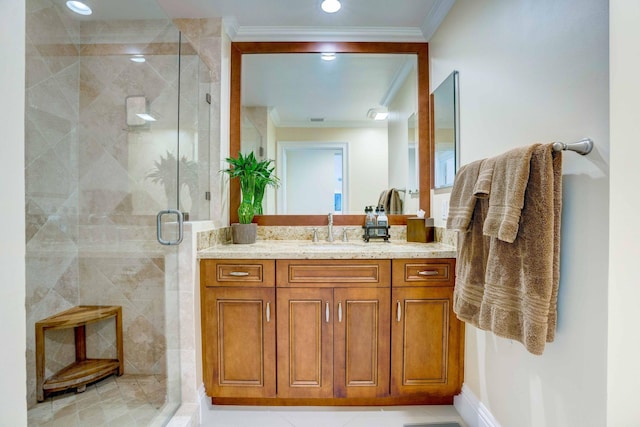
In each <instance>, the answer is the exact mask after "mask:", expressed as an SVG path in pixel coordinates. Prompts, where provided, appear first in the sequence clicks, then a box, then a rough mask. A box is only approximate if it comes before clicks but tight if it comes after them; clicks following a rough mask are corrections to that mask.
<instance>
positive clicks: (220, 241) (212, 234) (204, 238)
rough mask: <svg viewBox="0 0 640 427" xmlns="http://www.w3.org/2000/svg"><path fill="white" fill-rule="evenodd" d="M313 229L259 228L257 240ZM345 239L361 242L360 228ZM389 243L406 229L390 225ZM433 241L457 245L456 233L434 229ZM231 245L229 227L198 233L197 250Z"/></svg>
mask: <svg viewBox="0 0 640 427" xmlns="http://www.w3.org/2000/svg"><path fill="white" fill-rule="evenodd" d="M313 228H314V227H311V226H290V227H288V226H259V227H258V240H309V241H311V238H312V236H313ZM343 228H344V227H343V226H334V228H333V231H334V240H335V241H336V242H340V241H342V230H343ZM347 228H348V230H347V237H348V239H349V241H351V242H354V241H358V242H359V241H362V227H357V226H347ZM317 229H318V239H319V240H320V241H326V240H327V227H326V226H319V227H317ZM389 234H390V235H391V238H390V240H391V241H396V242H399V241H406V240H407V227H406V226H404V225H392V226H391V227H390V230H389ZM434 236H435V241H436V242H441V243H444V244H447V245H451V246H454V247H455V246H456V245H457V240H458V239H457V233H455V232H452V231H449V230H446V229H444V228H442V227H436V229H435V233H434ZM230 243H231V227H222V228H218V229H213V230H206V231H201V232H198V250H199V251H201V250H204V249H207V248H210V247H212V246H215V245H224V244H230Z"/></svg>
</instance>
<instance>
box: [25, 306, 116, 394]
mask: <svg viewBox="0 0 640 427" xmlns="http://www.w3.org/2000/svg"><path fill="white" fill-rule="evenodd" d="M111 317H115V321H116V349H117V352H118V358H117V359H87V342H86V330H85V326H86V325H87V324H89V323H93V322H98V321H101V320H106V319H109V318H111ZM68 328H73V329H74V335H75V350H76V360H75V362H73V363H72V364H70V365H69V366H67V367H65V368H63V369H61V370H60V371H58V372H56V373H55V374H54V375H52V376H51V377H50V378H47V379H46V380H45V378H44V372H45V357H44V355H45V348H44V347H45V346H44V333H45V331H47V330H53V329H68ZM114 373H115V374H117V375H122V374H123V373H124V357H123V351H122V307H121V306H117V305H112V306H101V305H80V306H77V307H73V308H71V309H69V310H66V311H63V312H60V313H58V314H54V315H53V316H51V317H47V318H46V319H43V320H40V321H39V322H36V382H37V389H36V392H37V398H38V402H42V401H43V400H44V398H45V396H46V395H47V394H49V393H52V392H56V391H62V390H66V389H69V388H74V387H75V388H77V390H78V391H79V392H82V391H84V390H85V388H86V385H87V384H88V383H91V382H94V381H97V380H99V379H102V378H104V377H106V376H109V375H111V374H114Z"/></svg>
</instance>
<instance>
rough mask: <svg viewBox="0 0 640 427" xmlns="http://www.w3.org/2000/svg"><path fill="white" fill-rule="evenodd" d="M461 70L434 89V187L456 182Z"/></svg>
mask: <svg viewBox="0 0 640 427" xmlns="http://www.w3.org/2000/svg"><path fill="white" fill-rule="evenodd" d="M458 108H459V106H458V72H457V71H454V72H452V73H451V74H450V75H449V76H448V77H447V78H446V79H445V80H444V81H443V82H442V83H441V84H440V86H438V87H437V88H436V90H434V91H433V123H434V130H433V132H434V146H435V156H434V188H446V187H451V186H452V185H453V178H454V176H455V174H456V170H457V167H458V156H459V151H460V150H459V148H458V147H459V115H458V114H459V113H458Z"/></svg>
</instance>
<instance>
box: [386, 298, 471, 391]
mask: <svg viewBox="0 0 640 427" xmlns="http://www.w3.org/2000/svg"><path fill="white" fill-rule="evenodd" d="M452 298H453V288H451V287H424V288H422V287H407V288H394V289H393V291H392V293H391V304H392V315H393V318H392V320H391V395H392V396H410V395H427V396H428V395H431V396H446V395H450V396H452V395H454V394H455V393H456V392H458V391H459V387H460V376H461V372H462V367H461V366H459V365H460V362H459V361H460V360H461V358H460V355H461V351H462V348H461V345H460V342H461V341H460V333H461V327H460V323H459V322H458V321H457V320H456V319H455V315H454V313H453V307H452V306H453V303H452Z"/></svg>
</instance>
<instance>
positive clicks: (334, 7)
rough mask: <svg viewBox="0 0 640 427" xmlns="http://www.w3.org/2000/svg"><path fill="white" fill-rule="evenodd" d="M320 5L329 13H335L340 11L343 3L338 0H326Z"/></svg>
mask: <svg viewBox="0 0 640 427" xmlns="http://www.w3.org/2000/svg"><path fill="white" fill-rule="evenodd" d="M320 7H322V10H324V11H325V12H327V13H334V12H337V11H339V10H340V8H341V7H342V5H341V4H340V2H339V1H338V0H324V1H323V2H322V4H321V5H320Z"/></svg>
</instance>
